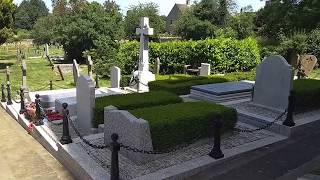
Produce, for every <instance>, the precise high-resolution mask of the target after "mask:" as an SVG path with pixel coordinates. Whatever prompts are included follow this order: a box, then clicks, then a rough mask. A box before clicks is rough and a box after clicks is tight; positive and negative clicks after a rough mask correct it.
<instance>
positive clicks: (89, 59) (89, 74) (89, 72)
mask: <svg viewBox="0 0 320 180" xmlns="http://www.w3.org/2000/svg"><path fill="white" fill-rule="evenodd" d="M87 58H88V59H87V60H88V76H89V77H90V78H93V76H92V66H93V61H92V60H91V56H90V55H89V56H88V57H87Z"/></svg>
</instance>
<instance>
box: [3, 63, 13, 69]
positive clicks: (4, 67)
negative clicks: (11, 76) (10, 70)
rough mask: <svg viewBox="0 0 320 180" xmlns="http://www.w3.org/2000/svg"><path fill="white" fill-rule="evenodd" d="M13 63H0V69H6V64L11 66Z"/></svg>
mask: <svg viewBox="0 0 320 180" xmlns="http://www.w3.org/2000/svg"><path fill="white" fill-rule="evenodd" d="M12 65H13V63H0V70H3V69H6V67H7V66H12Z"/></svg>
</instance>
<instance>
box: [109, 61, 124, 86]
mask: <svg viewBox="0 0 320 180" xmlns="http://www.w3.org/2000/svg"><path fill="white" fill-rule="evenodd" d="M110 71H111V88H120V79H121V70H120V68H118V67H116V66H112V67H111V69H110Z"/></svg>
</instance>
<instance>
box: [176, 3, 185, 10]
mask: <svg viewBox="0 0 320 180" xmlns="http://www.w3.org/2000/svg"><path fill="white" fill-rule="evenodd" d="M176 6H177V8H178V9H179V10H180V11H184V10H186V9H187V8H188V6H187V5H186V4H176Z"/></svg>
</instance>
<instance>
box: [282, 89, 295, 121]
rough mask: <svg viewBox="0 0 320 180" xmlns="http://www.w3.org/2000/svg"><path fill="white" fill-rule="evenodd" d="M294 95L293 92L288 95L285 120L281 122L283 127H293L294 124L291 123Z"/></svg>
mask: <svg viewBox="0 0 320 180" xmlns="http://www.w3.org/2000/svg"><path fill="white" fill-rule="evenodd" d="M295 101H296V100H295V93H294V91H291V92H290V95H289V103H288V112H287V118H286V120H284V121H283V125H285V126H289V127H292V126H295V125H296V123H295V122H294V121H293V113H294V106H295Z"/></svg>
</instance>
